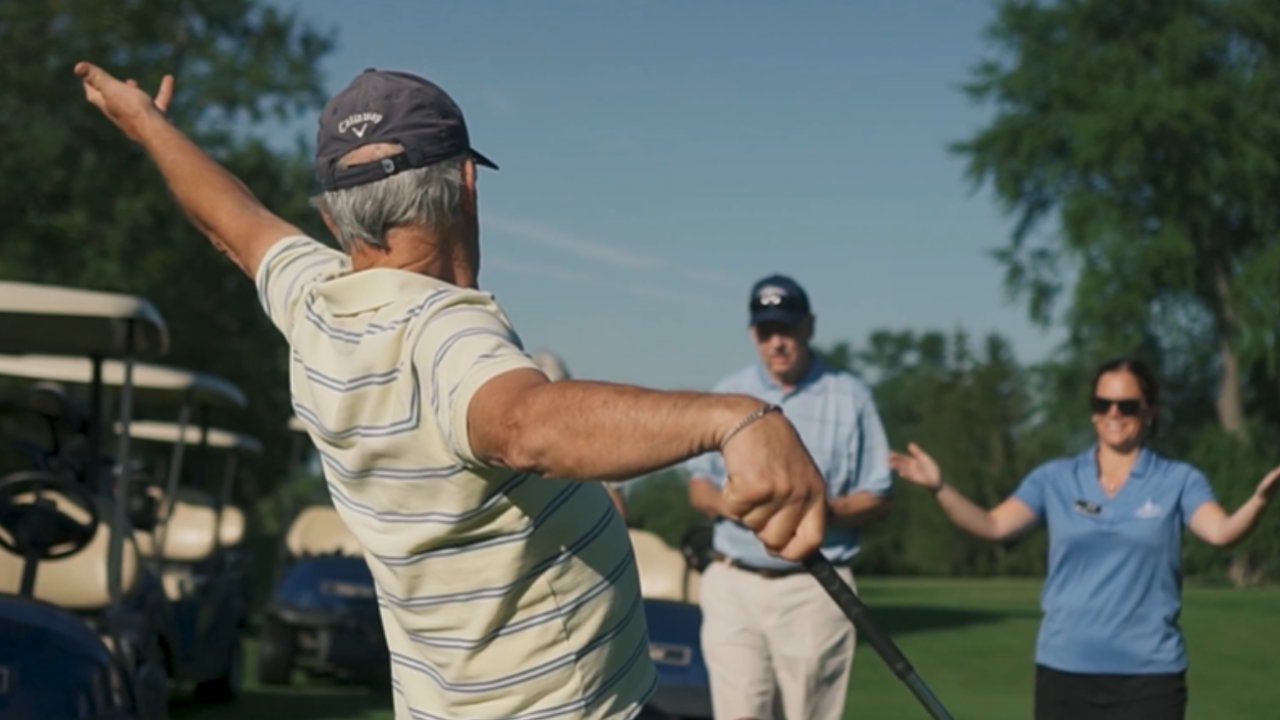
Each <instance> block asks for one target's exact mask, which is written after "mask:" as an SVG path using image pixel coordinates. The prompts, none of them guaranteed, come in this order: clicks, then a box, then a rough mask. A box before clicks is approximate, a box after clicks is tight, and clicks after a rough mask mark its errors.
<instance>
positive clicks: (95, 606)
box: [0, 492, 141, 611]
mask: <svg viewBox="0 0 1280 720" xmlns="http://www.w3.org/2000/svg"><path fill="white" fill-rule="evenodd" d="M43 495H44V496H45V497H47V498H53V499H54V501H55V502H57V503H58V505H59V507H62V508H66V509H67V514H68V515H70V516H72V517H76V518H79V519H87V518H86V517H85V516H84V511H83V510H81V509H80V507H79V506H77V505H74V504H72V503H71V502H68V501H67V500H65V499H62V498H61V497H59V495H58V494H57V493H54V492H47V493H43ZM112 512H113V511H112V505H111V503H110V502H108V501H106V500H99V501H98V517H99V523H98V529H97V531H96V532H95V533H94V536H93V540H92V541H90V543H89V544H88V545H86V546H85V547H84V548H82V549H81V550H80V552H78V553H76V554H74V555H70V556H68V557H65V558H59V559H57V560H46V561H42V562H41V563H40V566H39V568H38V569H37V570H36V586H35V596H36V598H37V599H39V600H43V601H45V602H47V603H49V604H51V605H57V606H58V607H61V608H64V609H66V610H77V611H91V610H102V609H104V608H106V607H107V606H108V605H110V604H111V592H110V585H108V583H107V567H108V564H107V560H108V558H109V555H108V553H109V552H110V548H111V517H112ZM22 566H23V559H22V558H20V557H18V556H17V555H14V554H12V553H10V552H8V551H6V550H3V549H0V593H5V594H13V595H17V594H18V592H19V590H21V589H22ZM140 579H141V576H140V574H139V573H138V548H137V546H136V545H134V543H133V542H132V541H131V540H130V538H129V537H128V536H127V535H126V537H125V542H124V562H123V563H121V573H120V587H121V588H122V590H123V595H124V596H125V597H128V596H129V594H130V593H131V592H132V591H133V590H134V589H136V586H137V584H138V582H139V581H140Z"/></svg>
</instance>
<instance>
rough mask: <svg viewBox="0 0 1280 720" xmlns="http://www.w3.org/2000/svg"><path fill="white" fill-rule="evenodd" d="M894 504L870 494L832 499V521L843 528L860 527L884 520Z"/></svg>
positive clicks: (858, 493) (860, 493)
mask: <svg viewBox="0 0 1280 720" xmlns="http://www.w3.org/2000/svg"><path fill="white" fill-rule="evenodd" d="M892 504H893V501H892V500H891V499H890V498H887V497H883V496H880V495H874V494H872V493H869V492H856V493H853V494H850V495H844V496H841V497H834V498H831V501H830V505H831V521H832V524H833V525H840V526H842V527H858V526H860V525H865V524H867V523H870V522H874V521H876V520H879V519H881V518H883V517H884V516H885V515H887V514H888V512H889V507H890V506H891V505H892Z"/></svg>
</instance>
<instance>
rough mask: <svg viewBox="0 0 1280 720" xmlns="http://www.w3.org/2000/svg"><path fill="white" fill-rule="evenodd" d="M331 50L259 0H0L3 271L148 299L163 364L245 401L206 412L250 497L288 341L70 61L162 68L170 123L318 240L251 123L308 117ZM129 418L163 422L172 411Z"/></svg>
mask: <svg viewBox="0 0 1280 720" xmlns="http://www.w3.org/2000/svg"><path fill="white" fill-rule="evenodd" d="M331 45H332V39H331V37H329V36H325V35H322V34H320V33H318V32H317V31H316V30H314V29H313V28H311V27H309V26H307V25H305V24H303V23H301V22H300V21H299V20H298V19H297V18H296V17H295V16H294V15H293V14H291V13H286V12H282V11H280V10H277V9H275V8H273V7H270V6H267V5H264V4H262V3H259V2H257V1H256V0H184V2H165V1H164V0H137V1H135V2H128V3H102V2H96V1H95V0H64V1H62V2H56V3H35V2H6V3H0V87H3V88H4V92H3V93H0V141H2V143H3V145H4V146H5V148H6V150H5V152H4V153H0V216H2V217H4V218H5V241H4V242H3V243H0V277H2V278H5V279H12V280H22V281H28V282H40V283H53V284H62V285H71V286H78V287H85V288H90V289H97V290H105V291H115V292H126V293H132V294H138V295H142V296H144V297H147V298H148V299H150V300H151V301H152V302H154V303H155V304H156V305H157V307H158V308H159V309H160V311H161V313H162V314H164V315H165V317H166V319H167V320H168V321H169V325H170V330H171V335H172V340H173V343H172V346H173V347H172V352H171V354H170V356H169V357H168V358H166V360H165V362H166V363H170V364H174V365H179V366H183V367H188V368H191V369H195V370H202V371H207V372H212V373H216V374H219V375H222V376H224V377H227V378H228V379H230V380H232V381H233V382H235V383H237V384H239V385H240V386H241V387H242V388H243V389H244V390H245V393H246V395H248V397H249V398H250V405H249V407H248V408H247V410H245V411H238V412H230V413H225V414H221V415H219V416H217V417H215V418H214V422H215V423H217V424H221V425H226V426H229V427H231V428H233V429H236V430H239V431H242V432H248V433H250V434H253V435H256V436H257V437H259V438H260V439H261V440H263V442H264V444H266V446H267V447H268V448H269V450H270V451H269V452H268V453H266V454H265V457H264V458H262V459H259V460H254V461H252V462H247V463H246V468H245V469H246V473H245V475H244V479H245V480H246V482H242V483H241V485H240V487H241V489H242V490H243V491H245V492H246V493H247V494H246V495H245V498H246V499H250V500H251V499H253V497H254V496H255V495H256V494H261V493H262V492H263V491H267V490H269V489H270V487H271V485H272V483H273V482H274V481H275V479H276V478H278V477H281V476H283V474H284V465H285V457H284V456H285V455H286V453H284V452H279V451H278V450H279V449H282V448H286V447H288V440H287V431H286V430H285V427H284V425H285V420H286V419H287V418H288V416H289V414H290V412H291V411H290V403H289V390H288V387H289V385H288V375H287V362H286V358H287V356H286V348H285V344H284V341H283V339H282V338H281V337H280V336H279V333H278V332H277V331H276V330H275V328H274V327H272V326H271V325H270V322H269V321H268V320H267V319H266V318H265V316H264V315H263V313H262V311H261V310H260V308H259V306H258V302H257V298H256V295H255V290H254V286H253V283H252V282H251V281H250V280H248V279H246V278H245V277H243V276H242V275H241V273H240V271H239V269H238V268H236V267H235V266H234V265H232V264H231V263H230V262H229V261H227V260H226V259H225V258H223V256H222V255H220V254H219V253H218V252H217V251H215V250H214V249H213V248H212V247H211V246H210V244H209V242H208V241H207V240H206V239H205V238H204V237H203V236H202V235H200V234H199V233H198V232H197V231H196V230H195V229H194V228H192V227H191V225H190V224H189V223H188V221H187V219H186V218H185V217H184V216H183V215H182V213H181V211H180V210H179V209H178V208H177V207H176V206H175V204H174V203H173V201H172V199H171V198H170V197H169V195H168V192H167V190H166V189H165V187H164V184H163V182H162V180H161V178H160V176H159V174H158V173H157V172H156V171H155V169H154V168H153V167H152V166H151V164H150V162H149V161H148V159H147V158H146V156H145V155H144V154H143V153H142V152H141V149H140V148H138V147H136V146H134V145H133V144H132V143H130V141H129V140H128V139H127V138H125V137H124V136H122V135H121V134H120V132H119V131H118V130H117V129H116V128H115V127H113V126H112V125H111V123H109V122H107V121H106V120H105V119H103V118H102V117H101V114H100V113H99V112H98V111H97V110H96V109H94V108H93V107H92V106H91V105H89V103H88V102H86V101H85V99H84V94H83V91H82V90H81V87H80V83H79V81H77V80H76V78H75V77H74V75H73V74H72V67H73V66H74V64H75V63H76V62H77V61H79V60H91V61H94V62H97V63H99V64H101V65H103V66H104V67H105V68H107V69H108V70H109V71H111V72H112V73H113V74H116V75H118V76H120V77H125V78H130V77H131V78H135V79H136V80H137V81H138V82H139V83H140V84H141V85H143V86H145V87H150V88H154V87H156V86H157V85H158V83H159V80H160V77H161V76H162V74H163V73H166V72H171V73H174V75H175V77H176V80H177V94H176V95H175V98H174V100H173V103H172V105H171V111H170V115H171V116H172V118H173V119H174V121H175V122H176V123H177V124H178V125H179V126H180V127H182V128H183V130H184V131H186V132H187V133H188V134H189V135H190V136H191V137H193V139H194V140H195V141H196V142H197V143H199V144H200V145H201V146H202V147H204V148H206V149H207V150H209V152H211V154H213V155H214V156H215V157H216V158H217V159H219V160H220V161H221V162H223V163H224V164H226V165H227V166H228V167H229V168H230V169H231V170H232V171H233V172H235V173H236V174H237V175H238V176H239V177H240V178H242V179H243V180H244V181H245V182H246V184H247V185H249V187H250V188H252V189H253V190H254V191H255V192H256V193H257V194H258V196H259V197H260V198H261V199H262V200H263V201H264V202H265V203H267V204H268V206H270V207H272V208H273V209H274V210H275V211H277V212H278V213H280V214H282V215H283V216H285V217H288V218H289V219H290V220H291V221H293V222H295V223H297V224H299V225H301V226H302V227H304V228H306V229H308V230H309V231H312V232H316V233H318V232H321V231H322V230H323V228H322V227H321V226H319V224H318V223H317V222H316V220H315V219H314V213H313V212H312V211H311V210H310V208H309V207H308V205H307V199H308V195H309V193H310V191H311V188H312V184H313V181H312V179H311V174H312V171H311V168H310V165H309V163H308V161H307V158H306V156H305V155H304V154H303V153H302V151H301V149H299V150H298V151H296V152H293V153H284V154H281V153H277V152H274V151H272V150H270V149H269V148H268V147H267V146H266V145H265V144H264V143H263V142H262V141H261V140H259V139H256V138H255V136H254V130H255V129H256V128H257V127H258V126H259V123H260V122H261V121H262V120H264V119H265V118H267V117H269V116H270V117H275V118H278V119H288V118H290V117H293V116H294V115H296V114H297V113H299V112H303V111H306V110H309V109H314V108H317V107H318V106H319V104H320V102H321V101H322V100H323V91H322V87H321V82H320V76H319V70H318V62H319V60H320V59H321V57H323V55H324V54H325V53H327V52H328V51H329V50H330V48H331ZM139 412H140V413H142V414H146V413H148V412H152V413H163V417H165V418H166V419H171V418H173V417H174V412H173V410H172V409H171V408H146V407H140V408H139ZM246 460H248V458H246Z"/></svg>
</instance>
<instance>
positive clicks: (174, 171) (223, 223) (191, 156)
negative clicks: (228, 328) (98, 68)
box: [141, 113, 297, 277]
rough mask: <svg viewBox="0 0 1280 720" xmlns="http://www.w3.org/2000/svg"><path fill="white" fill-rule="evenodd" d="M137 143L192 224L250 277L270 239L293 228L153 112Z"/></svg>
mask: <svg viewBox="0 0 1280 720" xmlns="http://www.w3.org/2000/svg"><path fill="white" fill-rule="evenodd" d="M141 143H142V146H143V148H145V149H146V151H147V153H148V154H149V155H150V156H151V159H152V161H153V162H154V163H155V165H156V167H157V168H158V169H159V171H160V174H161V175H162V176H163V177H164V180H165V183H166V184H167V185H168V187H169V191H170V192H171V193H173V196H174V199H175V200H176V201H177V203H178V205H179V207H181V208H182V210H183V212H185V213H186V215H187V217H188V218H190V220H191V222H192V224H193V225H195V226H196V228H197V229H198V230H200V231H201V232H202V233H204V234H205V235H206V236H208V238H209V239H210V241H212V242H213V244H214V245H215V246H216V247H217V248H218V249H219V250H221V251H222V252H223V253H226V254H227V255H228V256H229V257H230V258H231V260H232V261H233V262H235V263H236V264H237V265H239V266H240V269H241V270H243V271H244V272H245V273H246V274H248V275H250V276H251V277H252V276H253V274H254V273H255V272H256V270H257V264H258V261H259V260H260V259H261V256H262V254H263V253H264V252H265V249H266V247H267V246H268V245H269V244H270V241H273V240H276V239H279V238H281V237H284V236H286V235H289V234H292V233H295V232H297V229H296V228H294V227H293V226H292V225H290V224H289V223H286V222H285V221H283V220H281V219H280V218H278V217H276V216H275V215H273V214H272V213H271V212H270V211H268V210H267V209H266V208H265V207H263V205H262V203H261V202H259V201H258V199H257V197H255V196H254V194H253V192H252V191H250V190H249V188H248V187H246V186H245V184H244V183H243V182H241V181H240V179H239V178H237V177H235V176H234V175H232V174H231V173H230V172H228V171H227V170H226V169H225V168H223V167H222V166H221V165H219V164H218V163H217V162H216V161H215V160H214V159H213V158H211V157H209V155H207V154H206V153H205V152H204V151H203V150H201V149H200V148H199V147H198V146H197V145H196V144H195V143H193V142H191V140H190V139H189V138H187V137H186V136H185V135H183V134H182V132H181V131H179V130H178V129H177V128H175V127H174V126H173V125H171V124H170V123H169V122H168V121H167V120H166V119H165V118H164V117H163V116H161V115H159V114H158V113H157V114H156V115H155V117H154V118H152V119H151V120H150V121H149V122H148V123H147V124H146V126H145V130H144V132H143V133H142V137H141Z"/></svg>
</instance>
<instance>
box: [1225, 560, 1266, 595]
mask: <svg viewBox="0 0 1280 720" xmlns="http://www.w3.org/2000/svg"><path fill="white" fill-rule="evenodd" d="M1263 575H1264V573H1263V570H1262V568H1261V567H1259V563H1257V562H1255V561H1254V558H1253V556H1252V554H1251V553H1247V552H1243V551H1242V552H1238V553H1236V554H1234V555H1232V556H1231V563H1230V564H1229V565H1228V566H1227V577H1229V578H1230V579H1231V584H1232V585H1234V586H1235V587H1238V588H1239V587H1246V586H1251V585H1258V584H1259V583H1261V582H1262V578H1263Z"/></svg>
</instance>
